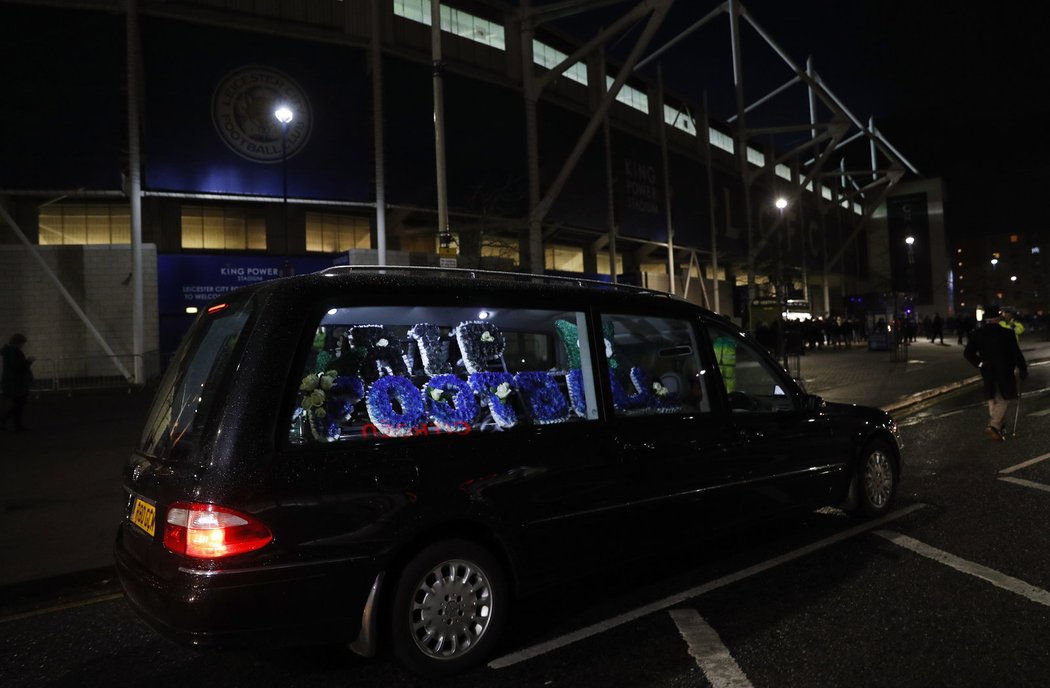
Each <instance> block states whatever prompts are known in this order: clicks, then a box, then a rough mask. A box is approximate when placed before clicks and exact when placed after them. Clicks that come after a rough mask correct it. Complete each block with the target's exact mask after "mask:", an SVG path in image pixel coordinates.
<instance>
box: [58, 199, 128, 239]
mask: <svg viewBox="0 0 1050 688" xmlns="http://www.w3.org/2000/svg"><path fill="white" fill-rule="evenodd" d="M37 224H38V227H39V232H40V234H39V236H40V238H39V243H40V245H41V246H54V245H67V246H68V245H85V244H130V243H131V209H130V207H129V206H127V205H123V204H115V203H52V204H50V205H47V206H44V207H43V208H41V209H40V215H39V217H38V223H37Z"/></svg>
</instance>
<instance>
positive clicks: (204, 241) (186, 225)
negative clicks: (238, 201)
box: [182, 205, 266, 251]
mask: <svg viewBox="0 0 1050 688" xmlns="http://www.w3.org/2000/svg"><path fill="white" fill-rule="evenodd" d="M182 248H191V249H192V248H203V249H217V250H244V249H250V250H256V249H257V250H261V251H265V250H266V218H265V217H264V216H263V214H262V212H261V211H259V210H256V209H254V208H251V209H249V208H224V207H221V206H200V205H185V206H183V207H182Z"/></svg>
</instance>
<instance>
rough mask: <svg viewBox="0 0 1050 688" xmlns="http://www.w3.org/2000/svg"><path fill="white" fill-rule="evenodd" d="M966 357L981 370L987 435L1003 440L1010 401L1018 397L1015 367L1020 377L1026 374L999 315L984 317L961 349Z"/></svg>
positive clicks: (1015, 344) (1009, 334) (1012, 336)
mask: <svg viewBox="0 0 1050 688" xmlns="http://www.w3.org/2000/svg"><path fill="white" fill-rule="evenodd" d="M963 355H964V356H965V357H966V360H967V361H969V362H970V363H972V364H973V365H975V366H977V367H978V368H979V369H980V370H981V377H982V378H983V379H984V396H985V398H986V399H988V427H987V428H985V434H987V435H988V436H989V437H990V438H992V439H993V440H996V441H997V442H1001V441H1003V440H1005V439H1006V432H1005V430H1004V428H1003V424H1004V420H1005V418H1006V409H1007V406H1009V400H1011V399H1016V398H1017V381H1016V380H1015V379H1014V368H1017V370H1018V372H1019V374H1020V376H1021V379H1022V380H1023V379H1025V378H1026V377H1028V365H1027V364H1026V363H1025V360H1024V355H1023V354H1022V353H1021V347H1020V346H1018V344H1017V337H1015V336H1014V334H1013V332H1012V331H1010V330H1007V329H1005V328H1002V327H1000V326H999V318H994V317H993V318H986V319H985V321H984V325H982V326H981V327H979V328H978V329H977V330H976V331H975V332H974V333H973V335H972V336H971V337H970V340H969V342H967V344H966V349H965V350H964V351H963Z"/></svg>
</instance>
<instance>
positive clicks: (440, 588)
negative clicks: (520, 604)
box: [390, 540, 510, 677]
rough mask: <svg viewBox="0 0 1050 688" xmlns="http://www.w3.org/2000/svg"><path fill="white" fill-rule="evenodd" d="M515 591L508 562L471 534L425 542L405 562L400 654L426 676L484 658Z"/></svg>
mask: <svg viewBox="0 0 1050 688" xmlns="http://www.w3.org/2000/svg"><path fill="white" fill-rule="evenodd" d="M509 597H510V595H509V590H508V586H507V583H506V574H505V573H504V571H503V567H502V566H501V565H500V563H499V562H498V561H497V560H496V558H495V557H493V556H492V554H491V553H489V551H488V550H486V549H485V548H483V547H481V546H479V545H477V544H475V543H473V542H469V541H467V540H447V541H442V542H437V543H434V544H432V545H429V546H427V547H425V548H424V549H422V550H421V551H420V552H419V553H418V554H416V555H415V556H414V557H413V558H412V559H411V561H409V562H408V564H407V565H406V566H405V567H404V569H403V570H402V572H401V575H400V576H399V577H398V581H397V587H396V588H395V590H394V597H393V600H392V607H391V612H392V618H391V622H390V633H391V648H392V650H393V653H394V656H395V657H396V658H397V659H398V661H400V662H401V664H402V665H404V666H405V667H406V668H408V669H409V670H411V671H413V672H415V673H417V674H419V675H421V676H426V677H439V676H448V675H450V674H455V673H459V672H461V671H464V670H466V669H468V668H470V667H472V666H476V665H478V664H480V663H481V662H483V661H484V660H485V658H486V657H487V656H488V655H489V654H490V652H491V651H492V648H493V647H495V645H496V642H497V641H498V640H499V636H500V633H501V632H502V630H503V628H504V626H505V625H506V618H507V612H508V608H509V604H508V603H509Z"/></svg>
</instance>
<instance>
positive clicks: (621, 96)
mask: <svg viewBox="0 0 1050 688" xmlns="http://www.w3.org/2000/svg"><path fill="white" fill-rule="evenodd" d="M614 81H616V80H615V79H613V78H612V77H611V76H606V77H605V88H607V89H611V88H612V85H613V82H614ZM616 100H618V101H620V102H621V103H623V104H624V105H627V106H629V107H633V108H634V109H635V110H640V111H641V112H644V113H645V114H649V96H647V95H645V94H644V93H642V92H641V91H639V90H638V89H637V88H631V87H630V86H628V85H627V84H624V85H623V86H622V87H620V92H619V93H617V94H616Z"/></svg>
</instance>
